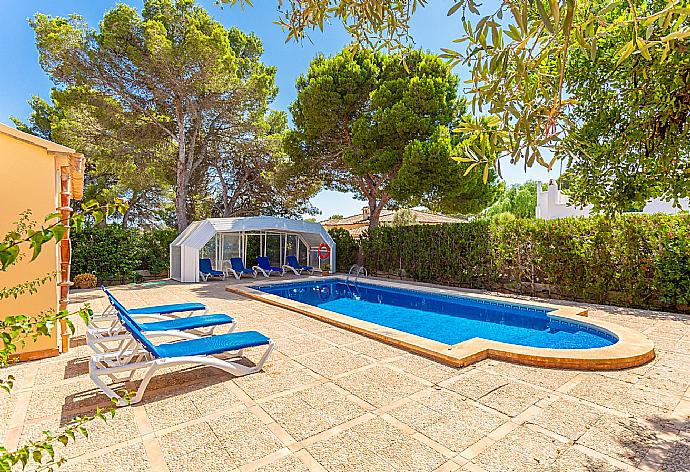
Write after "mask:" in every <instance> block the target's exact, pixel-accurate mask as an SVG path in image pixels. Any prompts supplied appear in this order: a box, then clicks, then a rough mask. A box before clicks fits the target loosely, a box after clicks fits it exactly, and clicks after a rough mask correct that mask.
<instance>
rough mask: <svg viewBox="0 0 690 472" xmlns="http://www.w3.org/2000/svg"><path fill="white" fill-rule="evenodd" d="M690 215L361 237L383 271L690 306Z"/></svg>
mask: <svg viewBox="0 0 690 472" xmlns="http://www.w3.org/2000/svg"><path fill="white" fill-rule="evenodd" d="M689 237H690V216H688V215H678V216H670V215H640V214H627V215H623V216H620V217H616V218H612V219H607V218H604V217H591V218H564V219H556V220H549V221H546V220H524V219H517V220H513V221H503V222H493V223H490V222H486V221H476V222H472V223H465V224H458V225H439V226H407V227H398V228H395V227H380V228H377V229H375V230H374V231H372V232H371V233H370V234H369V236H368V237H367V238H366V239H364V240H362V252H363V259H364V265H365V266H366V267H367V269H369V271H370V272H372V273H376V274H379V275H395V276H401V277H404V278H411V279H414V280H419V281H424V282H434V283H441V284H449V285H458V286H464V287H472V288H483V289H501V290H507V291H511V292H515V293H523V294H532V295H541V296H551V297H556V298H558V297H563V298H569V299H575V300H581V301H587V302H595V303H610V304H617V305H623V306H636V307H648V308H662V307H663V308H667V309H674V310H680V311H687V310H688V305H689V304H690V240H689Z"/></svg>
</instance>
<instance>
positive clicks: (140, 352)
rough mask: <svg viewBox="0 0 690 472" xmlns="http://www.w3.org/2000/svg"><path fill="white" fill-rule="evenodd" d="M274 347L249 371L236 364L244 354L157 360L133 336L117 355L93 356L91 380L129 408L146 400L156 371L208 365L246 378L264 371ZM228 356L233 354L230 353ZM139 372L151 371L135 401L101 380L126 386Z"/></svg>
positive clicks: (178, 334) (180, 334)
mask: <svg viewBox="0 0 690 472" xmlns="http://www.w3.org/2000/svg"><path fill="white" fill-rule="evenodd" d="M146 336H147V337H148V338H152V337H155V336H174V337H179V338H183V339H197V338H198V336H195V335H193V334H190V333H185V332H180V331H165V332H160V333H149V334H147V335H146ZM273 347H274V342H273V341H272V340H271V341H269V342H268V346H267V348H266V351H265V352H264V354H263V355H262V356H261V359H260V360H259V362H258V363H257V364H256V365H255V366H254V367H247V366H246V365H243V364H240V363H239V362H236V361H234V359H239V358H241V357H242V350H240V351H235V352H234V353H233V354H232V355H231V357H230V358H228V359H221V358H219V357H215V356H180V357H165V358H155V357H153V355H152V354H151V353H150V352H148V351H146V350H145V349H143V347H141V345H140V344H139V343H138V342H137V341H136V340H135V339H134V338H133V337H132V336H131V335H129V339H128V340H125V339H123V341H122V343H121V348H120V349H119V350H118V351H117V352H109V353H105V354H95V355H93V356H91V360H90V361H89V377H91V380H93V381H94V383H95V384H96V385H98V387H99V388H100V389H101V390H102V391H103V393H105V394H106V395H107V396H108V397H110V398H111V399H113V400H115V401H116V404H117V406H125V405H128V404H134V403H138V402H140V401H141V399H142V398H143V396H144V392H145V391H146V387H148V385H149V382H150V381H151V378H152V377H153V374H155V373H156V371H157V370H158V369H160V368H162V367H169V366H173V365H179V364H197V365H207V366H210V367H216V368H218V369H221V370H224V371H225V372H228V373H230V374H232V375H235V376H242V375H247V374H253V373H255V372H258V371H260V370H261V369H262V368H263V366H264V363H265V362H266V360H267V359H268V357H269V356H270V355H271V352H272V351H273ZM226 354H230V352H228V353H226ZM139 369H147V371H146V374H145V375H144V378H143V379H142V381H141V383H140V384H139V388H138V389H137V391H136V394H135V395H134V397H132V399H131V400H128V399H126V398H123V397H122V396H120V395H118V394H117V393H116V392H115V391H114V390H113V389H112V388H111V387H109V386H108V385H106V384H105V382H103V379H101V377H102V376H107V377H109V378H111V379H112V380H113V381H116V382H124V381H127V380H130V379H131V378H132V375H134V373H135V372H136V371H137V370H139ZM121 373H125V374H126V375H125V376H123V377H119V376H118V375H117V374H121Z"/></svg>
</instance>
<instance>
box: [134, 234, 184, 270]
mask: <svg viewBox="0 0 690 472" xmlns="http://www.w3.org/2000/svg"><path fill="white" fill-rule="evenodd" d="M176 237H177V230H176V229H174V228H163V229H155V230H151V231H146V232H144V233H143V234H142V235H141V238H140V242H141V249H142V260H141V262H142V268H143V269H148V271H149V272H150V273H151V274H154V275H167V272H168V269H169V268H170V243H172V242H173V239H175V238H176Z"/></svg>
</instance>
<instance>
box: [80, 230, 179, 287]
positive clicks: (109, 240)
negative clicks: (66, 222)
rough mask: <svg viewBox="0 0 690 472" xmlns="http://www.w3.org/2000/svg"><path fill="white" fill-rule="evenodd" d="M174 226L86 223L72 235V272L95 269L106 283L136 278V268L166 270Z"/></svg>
mask: <svg viewBox="0 0 690 472" xmlns="http://www.w3.org/2000/svg"><path fill="white" fill-rule="evenodd" d="M176 234H177V232H176V231H175V230H174V229H169V228H166V229H160V230H151V231H141V230H138V229H123V228H121V227H120V226H117V225H106V226H97V227H86V228H83V229H82V230H80V231H79V232H75V233H74V234H73V235H72V275H73V276H76V275H79V274H83V273H89V274H90V273H95V274H96V277H97V278H98V283H99V284H100V283H105V284H107V285H112V284H117V283H128V282H132V281H133V280H134V278H133V271H135V270H138V269H146V270H148V271H149V272H151V274H166V273H167V271H168V266H169V260H170V258H169V256H168V254H169V250H168V246H169V245H170V243H171V242H172V240H173V239H174V238H175V236H176Z"/></svg>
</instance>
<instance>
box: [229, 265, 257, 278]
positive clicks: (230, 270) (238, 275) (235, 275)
mask: <svg viewBox="0 0 690 472" xmlns="http://www.w3.org/2000/svg"><path fill="white" fill-rule="evenodd" d="M225 270H226V271H227V274H228V275H232V276H233V277H235V278H236V279H237V280H240V279H241V278H242V276H243V275H245V274H244V272H236V271H235V270H234V269H233V268H232V267H228V268H227V269H225ZM252 270H253V271H254V272H252V273H251V274H247V275H251V276H252V277H254V278H256V268H254V267H252Z"/></svg>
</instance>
